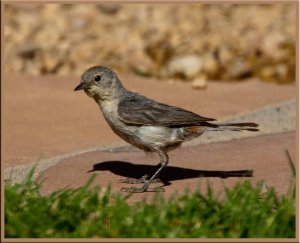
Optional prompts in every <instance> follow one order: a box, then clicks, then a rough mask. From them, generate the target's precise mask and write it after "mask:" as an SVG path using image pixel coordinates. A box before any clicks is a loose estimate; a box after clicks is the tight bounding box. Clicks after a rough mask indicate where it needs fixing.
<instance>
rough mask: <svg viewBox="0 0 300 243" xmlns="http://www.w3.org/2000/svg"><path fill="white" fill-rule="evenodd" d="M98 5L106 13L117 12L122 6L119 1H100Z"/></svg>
mask: <svg viewBox="0 0 300 243" xmlns="http://www.w3.org/2000/svg"><path fill="white" fill-rule="evenodd" d="M97 6H98V8H99V9H100V10H101V11H102V12H103V13H105V14H116V13H117V12H118V11H119V10H120V8H121V5H120V4H117V3H99V4H97Z"/></svg>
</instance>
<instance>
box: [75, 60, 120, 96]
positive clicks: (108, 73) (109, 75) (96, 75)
mask: <svg viewBox="0 0 300 243" xmlns="http://www.w3.org/2000/svg"><path fill="white" fill-rule="evenodd" d="M122 89H123V86H122V84H121V82H120V80H119V78H118V76H117V74H116V73H115V72H114V71H113V70H111V69H110V68H108V67H104V66H95V67H91V68H89V69H87V70H86V71H85V72H84V73H83V74H82V75H81V80H80V84H79V85H78V86H76V88H75V89H74V91H78V90H84V91H85V93H86V94H87V95H88V96H90V97H93V98H94V99H108V98H113V97H114V96H115V95H117V94H118V92H119V91H120V90H122Z"/></svg>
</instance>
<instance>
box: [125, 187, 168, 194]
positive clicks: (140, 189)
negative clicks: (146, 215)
mask: <svg viewBox="0 0 300 243" xmlns="http://www.w3.org/2000/svg"><path fill="white" fill-rule="evenodd" d="M121 191H122V192H131V193H141V192H164V191H165V189H163V188H162V187H155V188H144V187H128V188H124V187H123V188H121Z"/></svg>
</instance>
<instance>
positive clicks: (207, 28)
mask: <svg viewBox="0 0 300 243" xmlns="http://www.w3.org/2000/svg"><path fill="white" fill-rule="evenodd" d="M296 10H297V7H296V3H288V4H200V3H199V4H198V3H197V4H116V3H113V4H110V3H99V4H76V5H72V4H34V5H33V4H6V5H5V13H4V14H5V28H4V34H5V52H4V58H5V59H4V63H5V65H4V68H5V71H7V72H14V73H26V74H34V75H41V74H58V75H70V74H72V75H80V74H81V73H82V72H83V71H84V70H85V69H86V68H87V67H89V66H94V65H107V66H110V67H112V68H114V69H116V70H117V71H121V72H127V73H135V74H137V75H142V76H146V77H154V78H157V79H162V80H174V79H180V80H187V81H190V83H191V84H192V85H193V86H195V87H196V88H197V83H193V81H195V80H197V82H198V85H199V87H200V88H201V82H200V83H199V80H200V81H202V85H203V86H205V82H206V80H219V81H220V80H230V81H232V80H243V79H247V78H253V77H255V78H259V79H260V80H262V81H269V82H277V83H290V82H294V81H295V58H296V54H295V45H296Z"/></svg>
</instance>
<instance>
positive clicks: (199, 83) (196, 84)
mask: <svg viewBox="0 0 300 243" xmlns="http://www.w3.org/2000/svg"><path fill="white" fill-rule="evenodd" d="M192 87H193V89H206V87H207V82H206V80H205V79H198V80H194V81H193V83H192Z"/></svg>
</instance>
